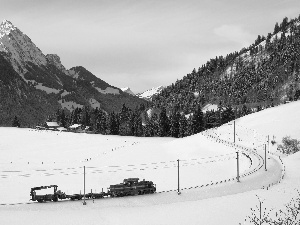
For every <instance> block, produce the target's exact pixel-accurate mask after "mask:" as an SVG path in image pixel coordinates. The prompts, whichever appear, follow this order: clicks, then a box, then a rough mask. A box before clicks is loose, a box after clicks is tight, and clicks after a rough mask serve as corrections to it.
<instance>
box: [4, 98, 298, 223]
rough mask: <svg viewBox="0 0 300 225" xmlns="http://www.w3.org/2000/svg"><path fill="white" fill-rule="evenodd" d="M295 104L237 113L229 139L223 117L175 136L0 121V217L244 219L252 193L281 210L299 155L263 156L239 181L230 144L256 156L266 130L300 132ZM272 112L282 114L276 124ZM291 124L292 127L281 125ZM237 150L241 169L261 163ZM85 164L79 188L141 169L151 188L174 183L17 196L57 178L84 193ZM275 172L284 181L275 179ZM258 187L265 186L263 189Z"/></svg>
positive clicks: (9, 220)
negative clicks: (144, 191) (114, 193)
mask: <svg viewBox="0 0 300 225" xmlns="http://www.w3.org/2000/svg"><path fill="white" fill-rule="evenodd" d="M299 110H300V101H298V102H293V103H290V104H287V105H283V106H279V107H277V108H269V109H266V110H263V111H261V112H258V113H256V114H252V115H249V116H245V117H243V118H240V119H238V120H237V121H236V135H237V138H236V142H237V145H236V146H235V145H233V144H232V143H230V141H232V135H233V126H232V125H230V124H225V125H224V126H222V127H220V128H218V129H211V130H208V131H206V132H204V133H202V134H197V135H193V136H190V137H186V138H182V139H173V138H137V137H119V136H103V135H87V134H75V133H60V132H52V131H35V130H31V129H17V128H0V135H1V137H2V141H1V142H0V151H1V156H2V157H1V158H0V180H1V182H0V193H5V194H4V195H1V197H0V211H1V214H0V217H1V221H2V222H3V223H4V224H29V223H30V224H40V222H41V221H43V224H57V223H63V224H82V223H87V224H99V223H101V224H141V223H142V224H192V225H193V224H208V225H209V224H239V223H242V224H243V222H244V219H245V217H246V216H247V215H250V213H251V210H250V208H251V207H252V208H253V207H255V205H256V204H258V203H259V202H258V199H257V196H258V197H259V198H261V199H263V200H264V205H263V207H268V208H270V207H272V208H275V209H278V208H283V204H284V203H286V202H288V201H289V199H290V198H291V197H294V196H295V194H296V192H295V190H294V189H295V188H297V187H298V188H299V186H300V183H299V182H300V174H299V170H300V164H299V158H300V153H297V154H295V155H293V156H289V157H286V158H284V159H283V163H284V165H285V171H283V170H282V169H283V167H282V164H281V162H280V160H277V159H276V157H275V156H272V155H269V154H268V161H267V162H268V163H267V169H268V170H267V171H265V170H264V168H263V167H262V168H261V169H258V170H256V172H254V173H252V174H249V175H247V176H242V177H241V182H240V183H238V182H236V180H235V176H236V158H235V157H236V151H237V150H239V151H240V152H244V153H247V151H248V150H246V149H242V148H241V147H242V146H250V147H253V146H255V147H256V148H257V153H258V154H261V155H263V153H264V152H263V151H262V149H261V148H259V144H260V143H259V142H260V141H261V140H265V135H266V134H269V135H273V134H275V133H274V132H276V135H277V136H278V137H282V136H285V135H286V134H291V135H292V137H293V138H298V139H300V134H299V133H297V129H298V123H296V122H295V121H297V120H298V119H299V116H298V115H297V114H296V113H294V112H299ZM274 118H278V120H279V121H282V122H274ZM231 124H232V123H231ZM290 130H291V131H295V132H292V133H289V131H290ZM15 140H18V141H17V142H16V141H15ZM253 141H254V142H255V143H254V145H253ZM256 142H258V144H257V143H256ZM248 154H249V152H248ZM240 155H241V160H240V166H241V167H240V173H241V175H242V174H245V173H247V171H249V170H251V168H253V167H255V164H257V165H259V164H260V160H258V159H259V158H257V157H255V156H254V155H253V154H251V153H250V154H249V156H250V158H251V159H252V163H250V160H249V158H248V157H246V156H244V154H240ZM177 159H180V165H181V167H180V187H181V188H182V189H183V190H182V191H181V192H182V194H181V195H177V193H176V192H175V191H174V190H176V189H177V172H178V171H177ZM83 166H86V189H87V190H90V189H93V191H95V192H99V191H100V190H101V189H102V188H104V191H105V190H106V187H108V185H109V184H115V183H119V182H122V180H123V179H124V178H128V177H139V178H141V179H143V178H145V179H149V180H153V181H154V183H156V184H157V190H158V192H161V191H168V190H173V191H171V192H167V193H166V192H163V193H158V194H154V195H145V196H134V197H124V198H114V199H111V198H106V199H99V200H95V201H92V200H88V201H87V205H85V206H84V205H82V202H81V201H75V202H69V201H67V202H58V203H54V202H53V203H46V204H39V203H34V204H24V203H27V202H28V198H29V191H30V187H34V186H40V185H50V184H57V185H58V186H59V188H60V189H61V190H62V191H65V192H67V193H79V192H80V190H81V192H82V191H83ZM261 166H262V165H261ZM282 174H284V179H283V180H282V181H280V179H281V177H282ZM232 177H233V178H234V179H232V180H229V178H232ZM224 179H225V180H226V182H225V181H224ZM220 180H222V181H223V182H222V183H220V182H218V181H220ZM278 181H280V183H279V184H276V183H277V182H278ZM217 182H218V183H217ZM206 184H208V186H205V187H201V185H206ZM269 184H274V185H273V186H272V185H271V186H268V185H269ZM263 186H264V187H268V190H266V189H261V188H262V187H263ZM190 187H193V188H190ZM185 188H188V189H185ZM7 203H12V205H7ZM16 203H20V204H16ZM153 215H155V216H153ZM166 215H167V216H166ZM133 217H134V220H133V219H132V218H133ZM33 218H34V219H33ZM45 218H51V219H45Z"/></svg>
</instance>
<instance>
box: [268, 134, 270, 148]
mask: <svg viewBox="0 0 300 225" xmlns="http://www.w3.org/2000/svg"><path fill="white" fill-rule="evenodd" d="M268 152H270V135H268Z"/></svg>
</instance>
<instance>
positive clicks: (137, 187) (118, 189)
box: [30, 178, 156, 202]
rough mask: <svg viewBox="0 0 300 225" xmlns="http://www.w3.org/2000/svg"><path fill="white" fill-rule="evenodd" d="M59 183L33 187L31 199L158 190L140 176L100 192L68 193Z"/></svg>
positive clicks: (91, 197)
mask: <svg viewBox="0 0 300 225" xmlns="http://www.w3.org/2000/svg"><path fill="white" fill-rule="evenodd" d="M48 188H53V189H54V190H53V194H44V195H38V194H37V193H36V191H37V190H42V189H48ZM57 188H58V186H57V185H49V186H40V187H33V188H31V191H30V196H31V199H30V200H31V201H37V202H47V201H54V202H57V201H58V200H59V199H60V200H64V199H68V200H81V199H83V198H84V197H85V198H86V199H100V198H104V197H123V196H134V195H143V194H152V193H155V192H156V185H155V184H154V183H153V182H152V181H145V180H142V181H139V178H127V179H124V180H123V183H120V184H115V185H110V187H109V188H107V192H103V191H102V192H100V193H93V192H92V191H91V192H90V193H87V194H85V195H83V194H81V193H80V194H72V195H68V194H66V193H64V192H62V191H61V190H57Z"/></svg>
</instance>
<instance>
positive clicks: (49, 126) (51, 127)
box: [45, 122, 60, 130]
mask: <svg viewBox="0 0 300 225" xmlns="http://www.w3.org/2000/svg"><path fill="white" fill-rule="evenodd" d="M45 127H46V128H47V129H48V130H58V128H59V127H60V126H59V125H58V123H57V122H46V124H45Z"/></svg>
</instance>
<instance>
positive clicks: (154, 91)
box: [136, 86, 164, 100]
mask: <svg viewBox="0 0 300 225" xmlns="http://www.w3.org/2000/svg"><path fill="white" fill-rule="evenodd" d="M163 89H164V87H163V86H159V87H155V88H151V89H149V90H147V91H145V92H142V93H139V94H136V96H138V97H139V98H143V99H146V100H152V98H153V96H154V95H157V94H159V93H160V92H161V91H162V90H163Z"/></svg>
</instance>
